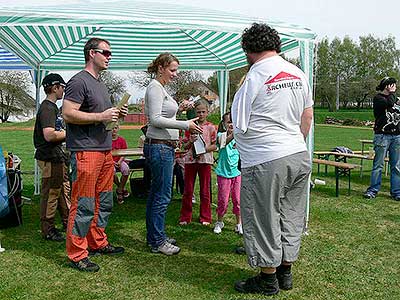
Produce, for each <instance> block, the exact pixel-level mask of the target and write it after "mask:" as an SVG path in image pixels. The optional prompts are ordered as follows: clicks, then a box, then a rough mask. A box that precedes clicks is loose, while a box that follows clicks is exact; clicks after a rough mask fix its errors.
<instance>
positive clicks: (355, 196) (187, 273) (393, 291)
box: [0, 125, 400, 300]
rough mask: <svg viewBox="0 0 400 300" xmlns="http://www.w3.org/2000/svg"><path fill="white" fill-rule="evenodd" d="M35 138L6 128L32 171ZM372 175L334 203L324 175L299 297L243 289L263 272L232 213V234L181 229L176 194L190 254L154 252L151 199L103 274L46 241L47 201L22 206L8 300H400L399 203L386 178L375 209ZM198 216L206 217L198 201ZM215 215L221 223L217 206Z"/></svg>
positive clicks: (136, 206) (330, 142)
mask: <svg viewBox="0 0 400 300" xmlns="http://www.w3.org/2000/svg"><path fill="white" fill-rule="evenodd" d="M31 135H32V132H29V131H28V132H26V131H13V132H8V131H2V130H0V143H1V144H2V146H3V147H4V148H8V149H11V150H12V151H14V152H15V153H16V154H18V155H19V156H20V157H21V158H22V159H23V163H22V166H23V168H28V167H31V166H33V160H32V155H33V146H32V145H31ZM122 135H123V136H124V137H125V138H126V139H127V140H128V144H129V145H130V146H132V147H134V146H136V141H137V138H138V136H139V135H140V131H139V130H122ZM371 137H372V132H371V130H366V129H361V128H359V129H358V128H338V127H326V126H320V125H317V126H316V127H315V146H316V147H315V149H316V150H327V149H330V148H332V147H334V146H337V145H345V146H348V147H349V148H352V149H360V143H359V141H358V139H361V138H371ZM368 167H369V166H368V165H367V171H366V172H365V173H364V174H365V176H364V177H363V178H360V176H359V172H357V171H356V172H353V174H352V191H351V195H350V196H348V195H346V193H345V191H346V181H345V180H341V195H340V197H339V198H336V197H334V193H335V185H334V177H333V172H332V170H329V171H330V172H329V173H328V175H327V176H325V175H322V174H321V175H318V178H320V179H324V180H325V181H326V183H327V184H326V185H325V186H316V187H315V188H314V189H313V190H312V193H311V212H310V223H309V230H308V233H309V235H306V236H304V237H303V244H302V248H301V255H300V258H299V260H298V262H297V263H296V264H295V266H294V268H293V271H294V289H293V290H291V291H287V292H285V291H282V292H281V293H280V294H279V295H278V296H276V297H273V298H265V297H262V296H259V295H241V294H238V293H236V292H235V291H234V289H233V283H234V282H235V280H238V279H241V278H246V277H248V276H252V275H253V274H255V271H253V270H251V269H250V268H249V267H248V265H247V262H246V257H245V256H241V255H237V254H235V253H234V252H233V250H234V248H235V247H236V246H237V245H241V244H242V241H241V238H240V237H238V236H237V235H236V234H234V232H233V227H234V223H235V222H234V216H233V215H232V213H231V208H229V212H228V214H227V216H226V219H225V223H226V227H225V229H224V230H223V232H222V234H221V235H219V236H217V235H215V234H213V232H212V229H211V228H210V227H203V226H201V225H199V224H197V223H196V222H194V223H192V224H191V225H189V226H187V227H180V226H178V225H177V223H178V217H179V210H180V196H179V195H174V199H173V201H172V202H171V205H170V206H169V209H168V214H167V232H168V234H169V235H170V236H172V237H175V238H176V239H177V240H178V242H179V245H180V246H181V248H182V252H181V253H180V254H179V255H177V256H173V257H166V256H162V255H157V254H151V253H150V251H149V249H148V247H147V246H146V242H145V232H146V230H145V206H146V205H145V201H144V200H142V199H135V198H132V197H131V198H129V199H128V201H126V202H125V203H124V204H123V205H116V206H115V207H114V211H113V214H112V215H111V218H110V222H109V226H108V228H107V233H108V236H109V239H110V241H111V242H112V243H114V244H116V245H123V246H124V247H125V248H126V253H125V254H124V255H122V256H118V257H117V256H114V257H95V258H93V260H94V261H95V262H96V263H98V264H99V265H100V266H101V270H100V271H99V272H98V273H96V274H85V273H80V272H78V271H75V270H73V269H71V268H69V267H68V265H67V259H66V256H65V247H64V245H63V244H62V243H61V244H58V243H53V242H46V241H43V240H42V239H41V237H40V230H39V199H38V197H34V198H33V201H32V203H31V204H29V205H28V204H26V205H24V207H23V220H24V224H23V226H20V227H16V228H10V229H5V230H1V232H0V240H1V244H2V246H3V247H4V248H6V251H5V252H4V253H1V254H0V278H1V279H0V299H7V300H8V299H40V300H45V299H51V300H53V299H74V300H75V299H88V300H89V299H90V300H92V299H99V300H100V299H205V300H206V299H207V300H208V299H221V300H222V299H293V300H326V299H338V300H339V299H340V300H342V299H351V300H353V299H354V300H355V299H360V300H364V299H367V300H369V299H379V300H382V299H387V300H396V299H400V289H399V285H398V280H399V276H400V271H399V267H398V262H399V261H400V251H399V249H400V242H399V241H400V230H399V229H400V215H399V213H398V212H399V205H400V204H399V203H397V202H394V201H392V200H391V199H390V198H389V193H388V190H389V182H388V177H384V178H383V186H382V193H380V194H379V196H378V198H377V199H376V201H366V200H364V199H362V192H363V191H364V190H365V188H366V187H367V185H368V182H369V171H370V168H369V169H368ZM316 176H317V175H316V174H313V176H312V177H313V178H315V177H316ZM214 182H215V178H214ZM31 185H32V183H26V184H24V186H25V189H28V191H29V190H32V188H31V187H29V186H31ZM24 193H26V191H25V190H24ZM26 195H27V194H26ZM27 196H28V195H27ZM29 196H31V194H29ZM215 202H216V188H215V186H213V203H215ZM193 211H194V217H195V218H196V217H198V213H199V205H198V203H196V204H195V205H194V210H193ZM213 214H214V215H213V217H214V219H215V208H213Z"/></svg>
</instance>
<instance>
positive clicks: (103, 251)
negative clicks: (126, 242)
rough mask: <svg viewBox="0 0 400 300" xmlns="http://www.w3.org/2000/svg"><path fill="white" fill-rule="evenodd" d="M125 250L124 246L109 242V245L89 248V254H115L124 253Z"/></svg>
mask: <svg viewBox="0 0 400 300" xmlns="http://www.w3.org/2000/svg"><path fill="white" fill-rule="evenodd" d="M124 252H125V249H124V247H114V246H112V245H111V244H108V245H107V246H105V247H103V248H100V249H95V250H89V256H97V255H102V254H109V255H115V254H122V253H124Z"/></svg>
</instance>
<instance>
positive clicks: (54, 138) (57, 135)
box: [33, 73, 70, 242]
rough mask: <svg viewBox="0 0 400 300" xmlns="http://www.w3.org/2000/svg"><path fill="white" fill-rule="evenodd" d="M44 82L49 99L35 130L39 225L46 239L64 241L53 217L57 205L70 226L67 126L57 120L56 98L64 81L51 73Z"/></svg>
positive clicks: (47, 98)
mask: <svg viewBox="0 0 400 300" xmlns="http://www.w3.org/2000/svg"><path fill="white" fill-rule="evenodd" d="M42 85H43V88H44V92H45V93H46V99H44V100H43V102H42V103H41V104H40V107H39V110H38V112H37V115H36V121H35V129H34V132H33V141H34V145H35V148H36V151H35V159H36V160H37V163H38V166H39V168H40V170H41V173H42V186H41V195H40V224H41V226H40V227H41V231H42V235H43V237H44V238H45V239H46V240H49V241H57V242H62V241H64V240H65V238H64V236H63V235H62V234H61V232H60V231H59V230H58V229H57V228H56V227H55V225H54V219H55V216H56V211H57V209H58V211H59V212H60V216H61V220H62V223H63V228H64V230H66V229H67V223H68V213H69V207H68V204H69V203H70V198H69V193H66V192H65V191H64V188H65V187H67V186H69V182H68V176H67V172H68V170H67V168H66V162H67V157H66V153H65V151H64V150H63V147H62V143H63V142H64V141H65V130H63V129H62V127H61V125H59V124H58V123H59V122H60V120H59V118H60V112H59V109H58V107H57V105H56V102H57V100H61V99H62V97H63V95H64V88H65V82H64V79H63V78H62V77H61V76H60V75H59V74H55V73H51V74H48V75H47V76H46V77H44V78H43V81H42ZM65 181H67V182H65Z"/></svg>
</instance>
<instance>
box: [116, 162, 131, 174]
mask: <svg viewBox="0 0 400 300" xmlns="http://www.w3.org/2000/svg"><path fill="white" fill-rule="evenodd" d="M117 172H121V174H122V175H124V176H128V175H129V166H128V164H127V163H126V161H124V160H123V161H122V162H121V165H120V167H119V168H118V167H117V166H116V165H114V173H117Z"/></svg>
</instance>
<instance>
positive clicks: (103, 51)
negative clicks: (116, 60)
mask: <svg viewBox="0 0 400 300" xmlns="http://www.w3.org/2000/svg"><path fill="white" fill-rule="evenodd" d="M93 51H94V52H97V53H100V54H102V55H103V56H104V57H106V58H109V57H110V56H111V55H112V53H111V51H110V50H104V49H93Z"/></svg>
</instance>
